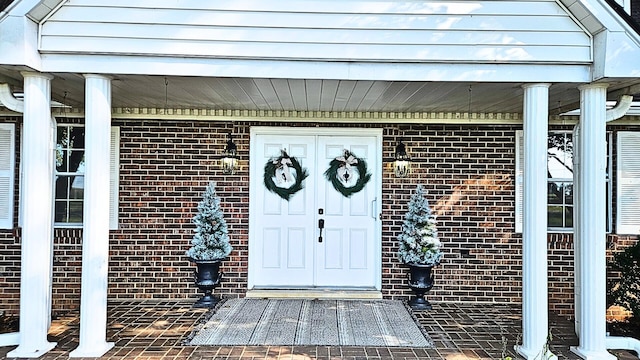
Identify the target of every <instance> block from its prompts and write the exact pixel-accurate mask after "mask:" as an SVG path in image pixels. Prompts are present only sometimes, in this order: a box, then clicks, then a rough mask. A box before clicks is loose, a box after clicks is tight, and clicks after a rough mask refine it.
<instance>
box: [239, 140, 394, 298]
mask: <svg viewBox="0 0 640 360" xmlns="http://www.w3.org/2000/svg"><path fill="white" fill-rule="evenodd" d="M381 137H382V134H381V132H380V131H379V130H375V129H374V130H369V129H324V128H323V129H317V128H312V129H295V128H270V127H269V128H266V127H258V128H252V130H251V159H250V164H251V169H250V200H249V201H250V213H249V289H254V288H302V289H304V288H315V287H327V288H331V287H337V288H363V289H378V290H379V289H380V286H381V285H380V283H381V280H380V279H381V276H380V271H381V270H380V268H381V236H380V221H379V219H378V216H379V214H380V208H381V206H380V198H381V192H382V191H381V181H380V178H381V176H380V175H381V169H382V161H381V154H380V148H381ZM345 149H346V150H349V151H350V152H351V153H353V154H354V155H356V156H357V157H358V158H362V159H363V160H365V161H366V164H367V170H368V172H369V173H370V174H371V179H370V180H369V182H368V183H367V184H366V185H365V186H364V188H363V189H362V190H361V191H359V192H357V193H354V194H352V195H351V196H350V197H346V196H344V195H343V194H341V193H340V192H338V191H337V190H335V189H334V187H333V186H332V184H331V182H330V181H328V180H327V179H326V178H325V175H324V173H325V171H326V170H327V169H328V168H329V166H330V165H329V163H330V162H331V161H332V160H333V159H335V158H336V157H339V156H341V155H342V154H343V152H344V150H345ZM281 150H286V152H287V153H288V155H289V156H291V157H295V158H296V159H297V160H298V161H299V163H300V164H301V166H302V168H306V170H307V172H308V174H309V176H308V177H307V178H306V179H305V180H304V182H303V184H302V185H303V189H302V190H300V191H299V192H297V193H295V194H294V195H293V196H291V198H290V199H289V200H288V201H287V200H284V199H282V198H280V197H279V196H278V195H276V194H274V193H272V192H270V191H269V190H268V189H267V188H266V186H265V184H264V174H265V164H266V163H267V162H268V161H270V159H273V158H277V157H278V156H280V154H281Z"/></svg>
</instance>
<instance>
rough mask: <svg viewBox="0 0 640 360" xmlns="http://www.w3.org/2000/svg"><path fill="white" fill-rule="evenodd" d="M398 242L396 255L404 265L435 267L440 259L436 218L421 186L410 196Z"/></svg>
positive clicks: (440, 252)
mask: <svg viewBox="0 0 640 360" xmlns="http://www.w3.org/2000/svg"><path fill="white" fill-rule="evenodd" d="M398 241H399V242H400V245H399V247H398V255H399V257H400V260H401V261H402V262H404V263H405V264H418V265H432V266H435V265H438V264H439V263H440V259H442V251H441V250H440V240H439V239H438V229H437V228H436V216H435V214H433V213H432V212H431V208H430V207H429V202H428V201H427V199H426V198H425V197H424V189H423V188H422V186H421V185H418V186H417V187H416V190H415V192H414V193H413V194H412V195H411V199H410V201H409V210H408V211H407V213H406V214H405V217H404V223H403V224H402V232H401V233H400V235H398Z"/></svg>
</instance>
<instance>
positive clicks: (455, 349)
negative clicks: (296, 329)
mask: <svg viewBox="0 0 640 360" xmlns="http://www.w3.org/2000/svg"><path fill="white" fill-rule="evenodd" d="M191 304H192V302H190V301H189V302H187V301H143V302H137V301H136V302H134V301H127V302H111V303H109V312H108V321H109V324H108V333H107V339H108V341H113V342H115V347H114V348H113V349H111V350H110V351H109V352H108V353H107V354H105V355H104V356H103V357H102V358H101V359H140V360H142V359H167V360H172V359H176V360H177V359H380V360H382V359H448V360H460V359H500V358H503V357H504V356H512V357H514V358H516V355H515V353H514V351H513V346H514V344H516V342H517V341H519V338H520V334H521V327H520V321H521V319H520V308H519V307H518V306H504V305H492V304H487V305H478V304H459V303H456V304H454V303H446V304H434V309H433V310H431V311H424V312H416V313H415V315H416V317H417V318H418V319H419V321H420V323H421V324H422V325H423V326H424V327H425V329H426V330H427V332H428V333H429V334H430V336H431V338H432V339H433V340H434V343H435V348H430V349H423V348H418V349H416V348H413V349H412V348H387V347H353V346H349V347H329V346H185V345H183V342H184V341H185V339H186V338H187V337H188V336H189V334H191V332H192V330H193V328H194V326H195V325H196V324H198V323H199V322H201V321H204V319H205V317H206V316H205V315H206V313H207V310H204V309H193V308H191ZM549 324H550V328H551V333H552V335H553V340H552V341H551V344H550V347H551V349H552V351H553V352H554V353H555V354H557V355H558V357H559V358H560V359H578V357H577V356H576V355H574V354H572V353H571V352H570V351H569V346H570V345H576V344H577V342H578V341H577V338H576V336H575V334H574V331H573V323H572V322H570V321H567V320H564V319H561V318H557V317H555V316H551V317H550V321H549ZM78 326H79V319H78V317H77V313H71V314H68V315H66V316H63V317H60V318H58V319H55V320H54V321H53V324H52V327H51V331H50V333H49V334H50V341H55V342H57V343H58V346H57V347H56V348H55V349H53V350H52V351H50V352H49V353H47V354H46V355H44V356H42V357H41V359H45V360H53V359H65V360H66V359H68V358H69V352H70V351H71V350H73V349H74V348H75V347H76V346H77V344H78V336H79V335H78V334H79V328H78ZM13 348H14V347H2V348H0V358H5V357H6V354H7V352H9V351H10V350H12V349H13ZM616 355H618V357H619V358H624V359H633V358H634V357H632V356H631V355H630V354H629V353H626V352H617V353H616ZM635 358H636V359H637V357H635Z"/></svg>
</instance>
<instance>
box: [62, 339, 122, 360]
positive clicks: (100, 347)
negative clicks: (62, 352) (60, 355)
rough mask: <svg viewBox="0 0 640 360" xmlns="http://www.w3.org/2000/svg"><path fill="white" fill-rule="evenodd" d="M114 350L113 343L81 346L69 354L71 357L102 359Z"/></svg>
mask: <svg viewBox="0 0 640 360" xmlns="http://www.w3.org/2000/svg"><path fill="white" fill-rule="evenodd" d="M111 348H113V343H112V342H105V343H102V344H91V345H80V346H78V347H77V348H76V349H75V350H73V351H72V352H70V353H69V357H72V358H79V357H101V356H102V355H104V354H106V353H107V351H109V350H111Z"/></svg>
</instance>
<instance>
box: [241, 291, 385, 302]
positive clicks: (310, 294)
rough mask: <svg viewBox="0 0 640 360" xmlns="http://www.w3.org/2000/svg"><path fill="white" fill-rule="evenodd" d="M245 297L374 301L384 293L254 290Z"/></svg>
mask: <svg viewBox="0 0 640 360" xmlns="http://www.w3.org/2000/svg"><path fill="white" fill-rule="evenodd" d="M245 297H246V298H252V299H263V298H267V299H342V300H373V299H382V293H381V292H380V291H379V290H370V289H362V290H358V289H331V288H318V289H252V290H248V291H247V293H246V295H245Z"/></svg>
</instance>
